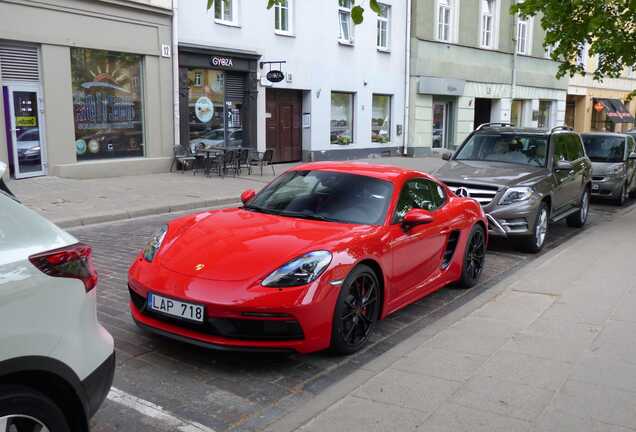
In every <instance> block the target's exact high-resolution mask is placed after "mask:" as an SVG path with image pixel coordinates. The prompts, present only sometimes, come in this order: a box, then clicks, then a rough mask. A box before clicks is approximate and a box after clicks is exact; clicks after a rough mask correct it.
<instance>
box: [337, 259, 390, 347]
mask: <svg viewBox="0 0 636 432" xmlns="http://www.w3.org/2000/svg"><path fill="white" fill-rule="evenodd" d="M380 301H381V295H380V282H379V280H378V277H377V275H376V274H375V272H374V271H373V269H371V268H370V267H369V266H366V265H364V264H362V265H359V266H357V267H356V268H355V269H353V271H351V273H350V274H349V276H348V277H347V279H346V280H345V282H344V283H343V285H342V288H341V289H340V295H339V297H338V303H337V304H336V311H335V313H334V317H333V329H332V334H331V347H332V349H333V350H334V351H335V352H337V353H338V354H352V353H354V352H356V351H358V350H360V349H361V348H362V347H364V345H365V344H366V343H367V341H368V340H369V336H370V335H371V333H372V331H373V328H374V327H375V324H376V322H377V320H378V316H379V313H380Z"/></svg>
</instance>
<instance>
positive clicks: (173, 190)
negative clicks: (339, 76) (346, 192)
mask: <svg viewBox="0 0 636 432" xmlns="http://www.w3.org/2000/svg"><path fill="white" fill-rule="evenodd" d="M364 161H367V162H371V163H383V164H393V165H400V166H406V167H411V168H416V169H419V170H433V169H435V168H436V167H438V166H440V165H441V163H442V161H441V160H440V159H437V158H417V159H413V158H381V159H365V160H364ZM295 165H296V164H282V165H275V169H276V173H277V174H281V173H283V172H284V171H285V170H287V169H288V168H290V167H292V166H295ZM273 178H274V176H273V175H272V172H271V170H269V169H265V172H264V175H263V176H262V177H261V176H260V174H253V175H251V176H247V175H243V176H241V177H231V176H230V177H225V178H219V177H216V176H212V177H205V176H203V175H201V174H199V175H196V176H193V175H192V172H186V173H184V174H182V173H181V172H177V173H165V174H152V175H142V176H130V177H115V178H104V179H90V180H74V179H64V178H58V177H38V178H33V179H25V180H11V181H10V182H9V183H8V186H9V188H10V189H11V190H12V191H13V193H15V195H16V196H17V197H18V199H20V201H21V202H23V203H24V204H25V205H27V206H28V207H30V208H32V209H33V210H35V211H37V212H38V213H40V214H42V215H43V216H45V217H46V218H47V219H49V220H51V221H53V222H55V223H57V224H58V225H59V226H61V227H71V226H78V225H89V224H93V223H99V222H108V221H113V220H120V219H128V218H133V217H139V216H145V215H150V214H159V213H170V212H176V211H183V210H191V209H196V208H205V207H212V206H217V205H225V204H230V203H236V202H238V201H239V196H240V194H241V192H243V191H244V190H246V189H256V190H259V189H261V188H262V187H263V186H264V185H266V184H267V183H269V182H270V181H271V180H272V179H273Z"/></svg>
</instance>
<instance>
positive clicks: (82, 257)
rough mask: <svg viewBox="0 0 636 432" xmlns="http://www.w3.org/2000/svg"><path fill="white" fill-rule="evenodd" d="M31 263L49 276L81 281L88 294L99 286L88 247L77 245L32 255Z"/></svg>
mask: <svg viewBox="0 0 636 432" xmlns="http://www.w3.org/2000/svg"><path fill="white" fill-rule="evenodd" d="M29 261H31V263H32V264H33V265H34V266H36V267H37V268H38V269H39V270H40V271H42V272H43V273H45V274H47V275H49V276H52V277H61V278H72V279H79V280H81V281H82V282H84V287H85V288H86V292H89V291H90V290H92V289H93V288H95V286H96V285H97V272H96V271H95V267H94V266H93V256H92V250H91V247H90V246H88V245H85V244H82V243H77V244H74V245H73V246H68V247H65V248H61V249H55V250H52V251H49V252H44V253H40V254H37V255H32V256H30V257H29Z"/></svg>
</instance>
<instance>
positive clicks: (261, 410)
mask: <svg viewBox="0 0 636 432" xmlns="http://www.w3.org/2000/svg"><path fill="white" fill-rule="evenodd" d="M615 211H616V208H615V207H612V206H610V205H604V204H597V205H594V206H593V210H592V213H591V221H590V226H592V225H597V224H602V223H603V222H605V221H607V220H610V219H611V218H612V215H613V213H614V212H615ZM174 217H175V215H174V214H173V215H162V216H151V217H146V218H140V219H133V220H126V221H122V222H115V223H110V224H101V225H94V226H88V227H81V228H76V229H74V230H71V233H72V234H73V235H75V236H76V237H78V238H79V239H80V240H81V241H84V242H86V243H88V244H90V245H92V246H93V248H94V254H95V261H96V266H97V269H98V271H99V274H100V283H99V286H98V315H99V319H100V320H101V322H102V323H103V324H104V326H105V327H106V328H107V329H108V330H109V331H110V332H111V334H112V335H113V337H114V338H115V346H116V350H117V371H116V376H115V382H114V387H115V388H117V389H118V390H120V391H123V392H126V393H127V394H130V395H134V397H136V398H140V399H142V400H144V401H149V402H151V403H152V404H155V405H157V406H159V407H161V408H162V409H163V410H165V412H168V413H170V414H171V415H173V416H175V417H178V418H180V419H187V420H188V421H190V422H195V423H198V424H201V425H205V426H206V427H207V428H209V429H212V430H214V431H217V432H220V431H226V430H235V431H238V430H241V431H243V430H245V431H252V430H261V429H263V428H264V427H265V426H267V425H268V424H269V423H271V422H272V421H274V420H276V419H278V418H280V417H281V416H283V415H284V414H285V412H286V410H288V409H290V407H293V406H295V405H297V404H300V403H304V402H307V401H310V400H311V398H312V397H314V396H315V395H317V394H319V393H320V392H321V390H323V389H325V388H326V387H328V386H329V385H330V384H333V383H335V382H337V381H338V380H339V379H341V378H343V377H345V376H347V375H349V374H351V373H353V372H355V371H356V370H357V369H359V368H362V367H364V365H365V364H366V363H367V362H369V361H370V360H372V359H373V358H375V357H376V356H377V355H378V354H380V353H383V352H385V351H387V350H389V349H391V348H392V347H394V346H395V345H396V344H398V343H399V342H401V341H403V340H405V339H407V338H408V337H409V336H410V335H413V334H414V333H415V332H418V331H420V330H422V329H425V328H426V327H427V326H428V325H430V324H431V323H432V322H434V321H435V320H436V319H438V318H439V317H440V316H444V315H445V314H447V313H448V312H449V311H452V310H454V309H456V308H457V307H459V306H461V305H462V304H464V303H465V302H467V301H468V300H470V299H471V298H474V297H475V296H477V295H479V294H480V293H481V292H483V291H484V290H486V289H488V287H489V286H491V285H492V284H494V283H495V282H496V281H498V280H500V279H501V278H502V277H503V276H505V275H509V274H510V273H511V272H514V271H515V270H516V269H518V268H520V267H521V266H522V265H523V264H524V263H526V262H528V261H529V260H532V259H534V258H533V256H531V255H526V254H523V253H520V252H518V251H516V250H515V249H514V247H513V246H511V245H510V244H508V243H504V242H498V241H494V242H492V244H491V248H490V252H489V255H488V261H487V266H486V270H485V273H484V275H483V279H482V282H481V283H480V285H478V286H477V287H475V288H473V289H472V290H468V291H464V290H459V289H455V288H453V287H448V288H445V289H442V290H440V291H438V292H436V293H434V294H433V295H430V296H428V297H426V298H425V299H423V300H421V301H419V302H417V303H415V304H413V305H411V306H409V307H407V308H405V309H404V310H402V311H400V312H397V313H395V314H393V315H392V316H390V317H389V318H388V319H386V320H384V321H382V322H381V323H380V324H379V326H378V327H377V331H376V332H375V335H374V337H373V340H372V341H371V344H370V345H369V347H368V348H367V349H366V350H364V351H363V352H360V353H358V354H356V355H353V356H350V357H336V356H332V355H330V354H328V353H317V354H312V355H305V356H301V355H287V356H281V355H264V354H258V355H257V354H244V353H242V354H232V353H219V352H213V351H207V350H204V349H201V348H197V347H193V346H190V345H187V344H181V343H178V342H175V341H172V340H166V339H163V338H161V337H158V336H154V335H150V334H147V333H144V332H143V331H141V330H140V329H138V328H137V327H136V326H135V324H134V323H133V322H132V320H131V318H130V316H129V311H128V293H127V285H126V280H127V270H128V267H129V265H130V263H131V262H132V260H133V258H134V256H135V255H136V253H137V252H138V251H139V250H140V248H142V247H143V245H144V244H145V243H146V241H147V240H148V238H149V237H150V235H151V233H152V232H154V231H155V229H156V228H157V227H158V226H160V225H161V224H162V223H164V222H166V221H167V220H169V219H171V218H174ZM583 232H585V229H584V230H576V229H571V228H568V227H567V226H566V225H565V223H559V224H556V225H555V226H553V227H552V229H551V233H550V237H549V243H548V244H547V245H546V249H550V248H553V247H555V246H557V245H558V244H560V243H561V242H563V241H566V240H567V239H568V238H570V237H572V236H574V235H578V234H580V233H583ZM140 411H144V410H143V409H142V410H140V409H137V410H135V409H132V408H130V407H129V406H126V405H122V404H120V403H116V402H113V401H112V400H107V401H106V403H105V404H104V406H103V407H102V409H101V410H100V412H99V413H98V414H97V416H96V417H95V418H94V420H93V430H94V431H96V432H105V431H115V430H117V431H173V430H176V429H179V430H192V431H194V430H197V429H188V428H184V429H182V428H175V424H174V423H171V422H170V421H165V418H163V417H161V416H152V415H144V414H142V413H141V412H140Z"/></svg>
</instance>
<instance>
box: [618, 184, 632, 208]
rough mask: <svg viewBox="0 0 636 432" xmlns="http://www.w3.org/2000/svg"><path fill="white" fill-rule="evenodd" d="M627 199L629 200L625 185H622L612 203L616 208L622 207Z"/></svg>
mask: <svg viewBox="0 0 636 432" xmlns="http://www.w3.org/2000/svg"><path fill="white" fill-rule="evenodd" d="M628 198H629V192H628V189H627V184H624V185H623V187H622V188H621V191H620V194H619V195H618V196H617V197H616V199H615V200H614V203H615V204H616V205H617V206H619V207H622V206H624V205H625V202H626V201H627V200H628Z"/></svg>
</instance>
